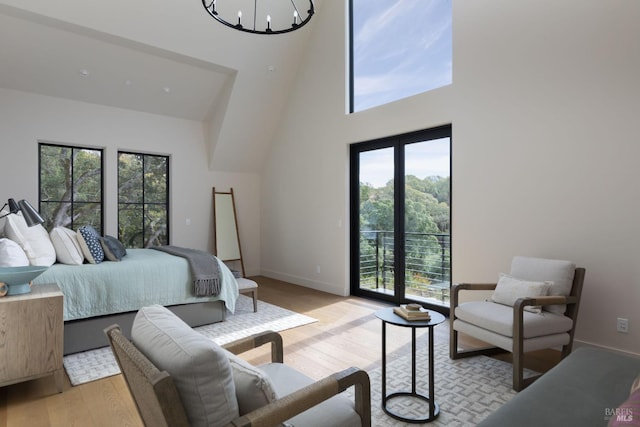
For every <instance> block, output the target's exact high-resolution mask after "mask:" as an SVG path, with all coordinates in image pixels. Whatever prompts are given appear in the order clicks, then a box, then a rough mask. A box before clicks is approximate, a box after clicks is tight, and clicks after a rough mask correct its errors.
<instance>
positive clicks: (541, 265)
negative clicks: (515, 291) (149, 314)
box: [510, 256, 576, 316]
mask: <svg viewBox="0 0 640 427" xmlns="http://www.w3.org/2000/svg"><path fill="white" fill-rule="evenodd" d="M575 271H576V265H575V264H574V263H573V262H571V261H565V260H559V259H545V258H532V257H525V256H515V257H513V260H512V261H511V272H510V274H511V275H512V276H514V277H519V278H521V279H523V280H533V281H538V282H547V281H548V282H551V283H552V285H551V287H550V288H549V293H548V294H547V295H552V296H556V295H560V296H567V295H569V294H570V293H571V288H572V286H573V276H574V274H575ZM544 310H545V311H550V312H551V313H555V314H559V315H561V316H562V315H564V313H565V311H566V310H567V306H566V305H565V304H559V305H546V306H544Z"/></svg>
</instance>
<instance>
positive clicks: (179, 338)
mask: <svg viewBox="0 0 640 427" xmlns="http://www.w3.org/2000/svg"><path fill="white" fill-rule="evenodd" d="M131 338H132V341H133V343H134V344H135V345H136V347H138V348H139V349H140V351H142V352H143V353H144V354H145V355H146V356H147V357H148V358H149V360H151V362H152V363H153V364H154V365H156V366H157V367H158V369H160V370H165V371H167V372H168V373H169V375H171V377H172V378H173V381H174V382H175V385H176V388H177V389H178V393H180V397H181V400H182V404H183V405H184V409H185V412H186V413H187V417H188V418H189V424H190V425H192V426H210V427H218V426H226V425H227V424H228V423H229V422H231V420H233V419H234V418H236V417H237V416H238V401H237V400H236V390H235V385H234V382H233V374H232V373H231V366H230V364H229V359H228V358H227V355H226V353H225V351H224V350H223V349H222V347H220V346H219V345H217V344H216V343H214V342H213V341H211V340H210V339H208V338H207V337H205V336H204V335H202V334H200V333H198V332H196V331H194V330H193V329H191V328H190V327H189V325H187V324H186V323H184V322H183V321H182V320H181V319H180V318H178V317H177V316H176V315H175V314H173V313H172V312H171V311H169V310H168V309H166V308H165V307H162V306H160V305H152V306H149V307H143V308H141V309H140V311H138V313H137V314H136V317H135V320H134V321H133V326H132V328H131Z"/></svg>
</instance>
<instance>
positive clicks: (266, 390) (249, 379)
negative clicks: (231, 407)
mask: <svg viewBox="0 0 640 427" xmlns="http://www.w3.org/2000/svg"><path fill="white" fill-rule="evenodd" d="M225 353H226V354H227V357H228V358H229V363H230V364H231V370H232V371H233V382H234V383H235V385H236V397H237V398H238V409H239V410H240V416H242V415H245V414H248V413H249V412H251V411H254V410H256V409H258V408H261V407H263V406H265V405H267V404H269V403H271V402H273V401H274V400H276V399H277V398H278V396H277V395H276V392H275V388H274V386H273V384H272V383H271V380H270V379H269V377H268V376H267V375H266V374H265V373H264V372H263V371H262V370H261V369H260V368H259V367H256V366H253V365H252V364H250V363H249V362H247V361H245V360H244V359H241V358H239V357H238V356H236V355H235V354H233V353H231V352H229V351H227V350H225Z"/></svg>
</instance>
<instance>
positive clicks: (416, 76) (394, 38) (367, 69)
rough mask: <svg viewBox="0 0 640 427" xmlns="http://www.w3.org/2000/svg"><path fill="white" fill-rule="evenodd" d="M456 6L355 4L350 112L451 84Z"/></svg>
mask: <svg viewBox="0 0 640 427" xmlns="http://www.w3.org/2000/svg"><path fill="white" fill-rule="evenodd" d="M451 2H452V0H395V1H389V0H351V3H350V31H351V37H350V43H351V45H350V70H349V72H350V80H351V82H350V99H349V101H350V106H349V108H350V112H352V113H353V112H357V111H362V110H365V109H368V108H372V107H376V106H378V105H382V104H386V103H388V102H392V101H396V100H399V99H402V98H406V97H408V96H412V95H416V94H418V93H422V92H426V91H429V90H432V89H436V88H439V87H442V86H446V85H449V84H451V82H452V72H451V69H452V66H451V64H452V59H451V58H452V32H451V13H452V12H451Z"/></svg>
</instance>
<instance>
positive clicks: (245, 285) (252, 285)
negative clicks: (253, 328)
mask: <svg viewBox="0 0 640 427" xmlns="http://www.w3.org/2000/svg"><path fill="white" fill-rule="evenodd" d="M236 281H237V282H238V292H240V293H241V294H251V296H252V298H253V311H254V312H256V311H258V284H257V283H256V282H254V281H253V280H249V279H246V278H244V277H237V278H236Z"/></svg>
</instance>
